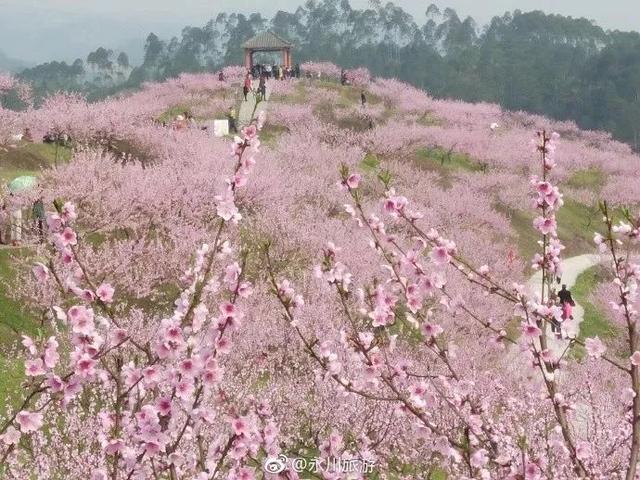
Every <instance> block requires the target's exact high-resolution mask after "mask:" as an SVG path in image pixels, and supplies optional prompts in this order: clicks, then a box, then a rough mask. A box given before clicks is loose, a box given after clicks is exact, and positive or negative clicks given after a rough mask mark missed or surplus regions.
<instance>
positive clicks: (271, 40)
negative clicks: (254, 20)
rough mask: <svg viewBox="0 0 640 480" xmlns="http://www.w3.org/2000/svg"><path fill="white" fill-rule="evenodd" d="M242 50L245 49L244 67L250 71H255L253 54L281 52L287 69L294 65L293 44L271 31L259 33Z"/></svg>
mask: <svg viewBox="0 0 640 480" xmlns="http://www.w3.org/2000/svg"><path fill="white" fill-rule="evenodd" d="M242 48H244V65H245V67H247V69H248V70H253V54H254V53H255V52H281V53H282V65H284V67H285V68H289V67H291V65H292V61H291V49H292V48H293V44H292V43H290V42H288V41H286V40H285V39H283V38H282V37H280V36H278V35H276V34H275V33H273V32H271V31H266V32H263V33H259V34H258V35H256V36H255V37H253V38H251V39H249V40H247V41H246V42H245V43H244V44H243V45H242Z"/></svg>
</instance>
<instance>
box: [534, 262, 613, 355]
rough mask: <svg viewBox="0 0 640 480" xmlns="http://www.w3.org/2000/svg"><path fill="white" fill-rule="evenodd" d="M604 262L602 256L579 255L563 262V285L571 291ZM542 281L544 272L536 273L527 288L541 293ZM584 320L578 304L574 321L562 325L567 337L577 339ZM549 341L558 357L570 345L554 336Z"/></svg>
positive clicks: (582, 310)
mask: <svg viewBox="0 0 640 480" xmlns="http://www.w3.org/2000/svg"><path fill="white" fill-rule="evenodd" d="M603 260H604V258H603V257H602V256H601V255H593V254H585V255H578V256H576V257H571V258H567V259H565V260H563V261H562V262H561V264H560V265H561V268H562V282H561V283H562V284H565V285H566V286H567V289H568V290H571V288H572V287H573V286H574V285H575V283H576V280H577V279H578V277H579V276H580V275H581V274H582V273H584V272H585V271H587V270H589V269H590V268H591V267H594V266H596V265H598V264H600V263H602V261H603ZM541 281H542V272H536V273H535V274H534V275H533V276H532V277H531V278H530V279H529V281H528V282H527V286H528V287H529V289H530V290H531V291H532V292H534V293H536V292H538V293H539V292H540V288H541V285H540V284H541ZM583 320H584V308H582V306H581V305H578V303H576V305H575V307H573V320H566V321H564V322H563V324H562V329H563V332H564V333H566V336H568V337H570V338H575V337H577V336H578V334H579V333H580V324H581V323H582V321H583ZM547 341H548V343H549V346H550V348H551V350H552V351H553V352H554V353H555V354H556V355H561V354H562V352H564V351H565V349H566V348H567V346H568V344H569V340H568V339H557V338H555V337H554V336H553V335H548V337H547Z"/></svg>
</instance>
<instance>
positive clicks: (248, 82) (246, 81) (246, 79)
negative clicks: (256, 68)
mask: <svg viewBox="0 0 640 480" xmlns="http://www.w3.org/2000/svg"><path fill="white" fill-rule="evenodd" d="M250 91H251V75H250V74H249V73H247V76H246V77H244V85H243V87H242V93H244V101H245V102H246V101H247V94H248V93H249V92H250Z"/></svg>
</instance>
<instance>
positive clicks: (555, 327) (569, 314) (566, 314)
mask: <svg viewBox="0 0 640 480" xmlns="http://www.w3.org/2000/svg"><path fill="white" fill-rule="evenodd" d="M557 281H558V283H560V279H558V280H557ZM551 300H553V301H554V302H557V303H559V304H560V307H561V308H562V317H561V318H562V322H565V321H567V320H573V307H575V305H576V302H574V300H573V297H572V296H571V291H570V290H568V289H567V286H566V285H565V284H562V287H561V288H560V291H559V292H557V293H556V292H555V291H553V290H552V291H551ZM551 330H552V331H553V333H555V335H556V337H558V338H561V337H562V323H561V322H560V321H558V320H556V319H554V320H553V321H552V322H551Z"/></svg>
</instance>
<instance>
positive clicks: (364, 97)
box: [360, 90, 367, 108]
mask: <svg viewBox="0 0 640 480" xmlns="http://www.w3.org/2000/svg"><path fill="white" fill-rule="evenodd" d="M360 103H361V104H362V107H363V108H364V107H365V106H366V105H367V97H366V96H365V94H364V90H363V91H361V92H360Z"/></svg>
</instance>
